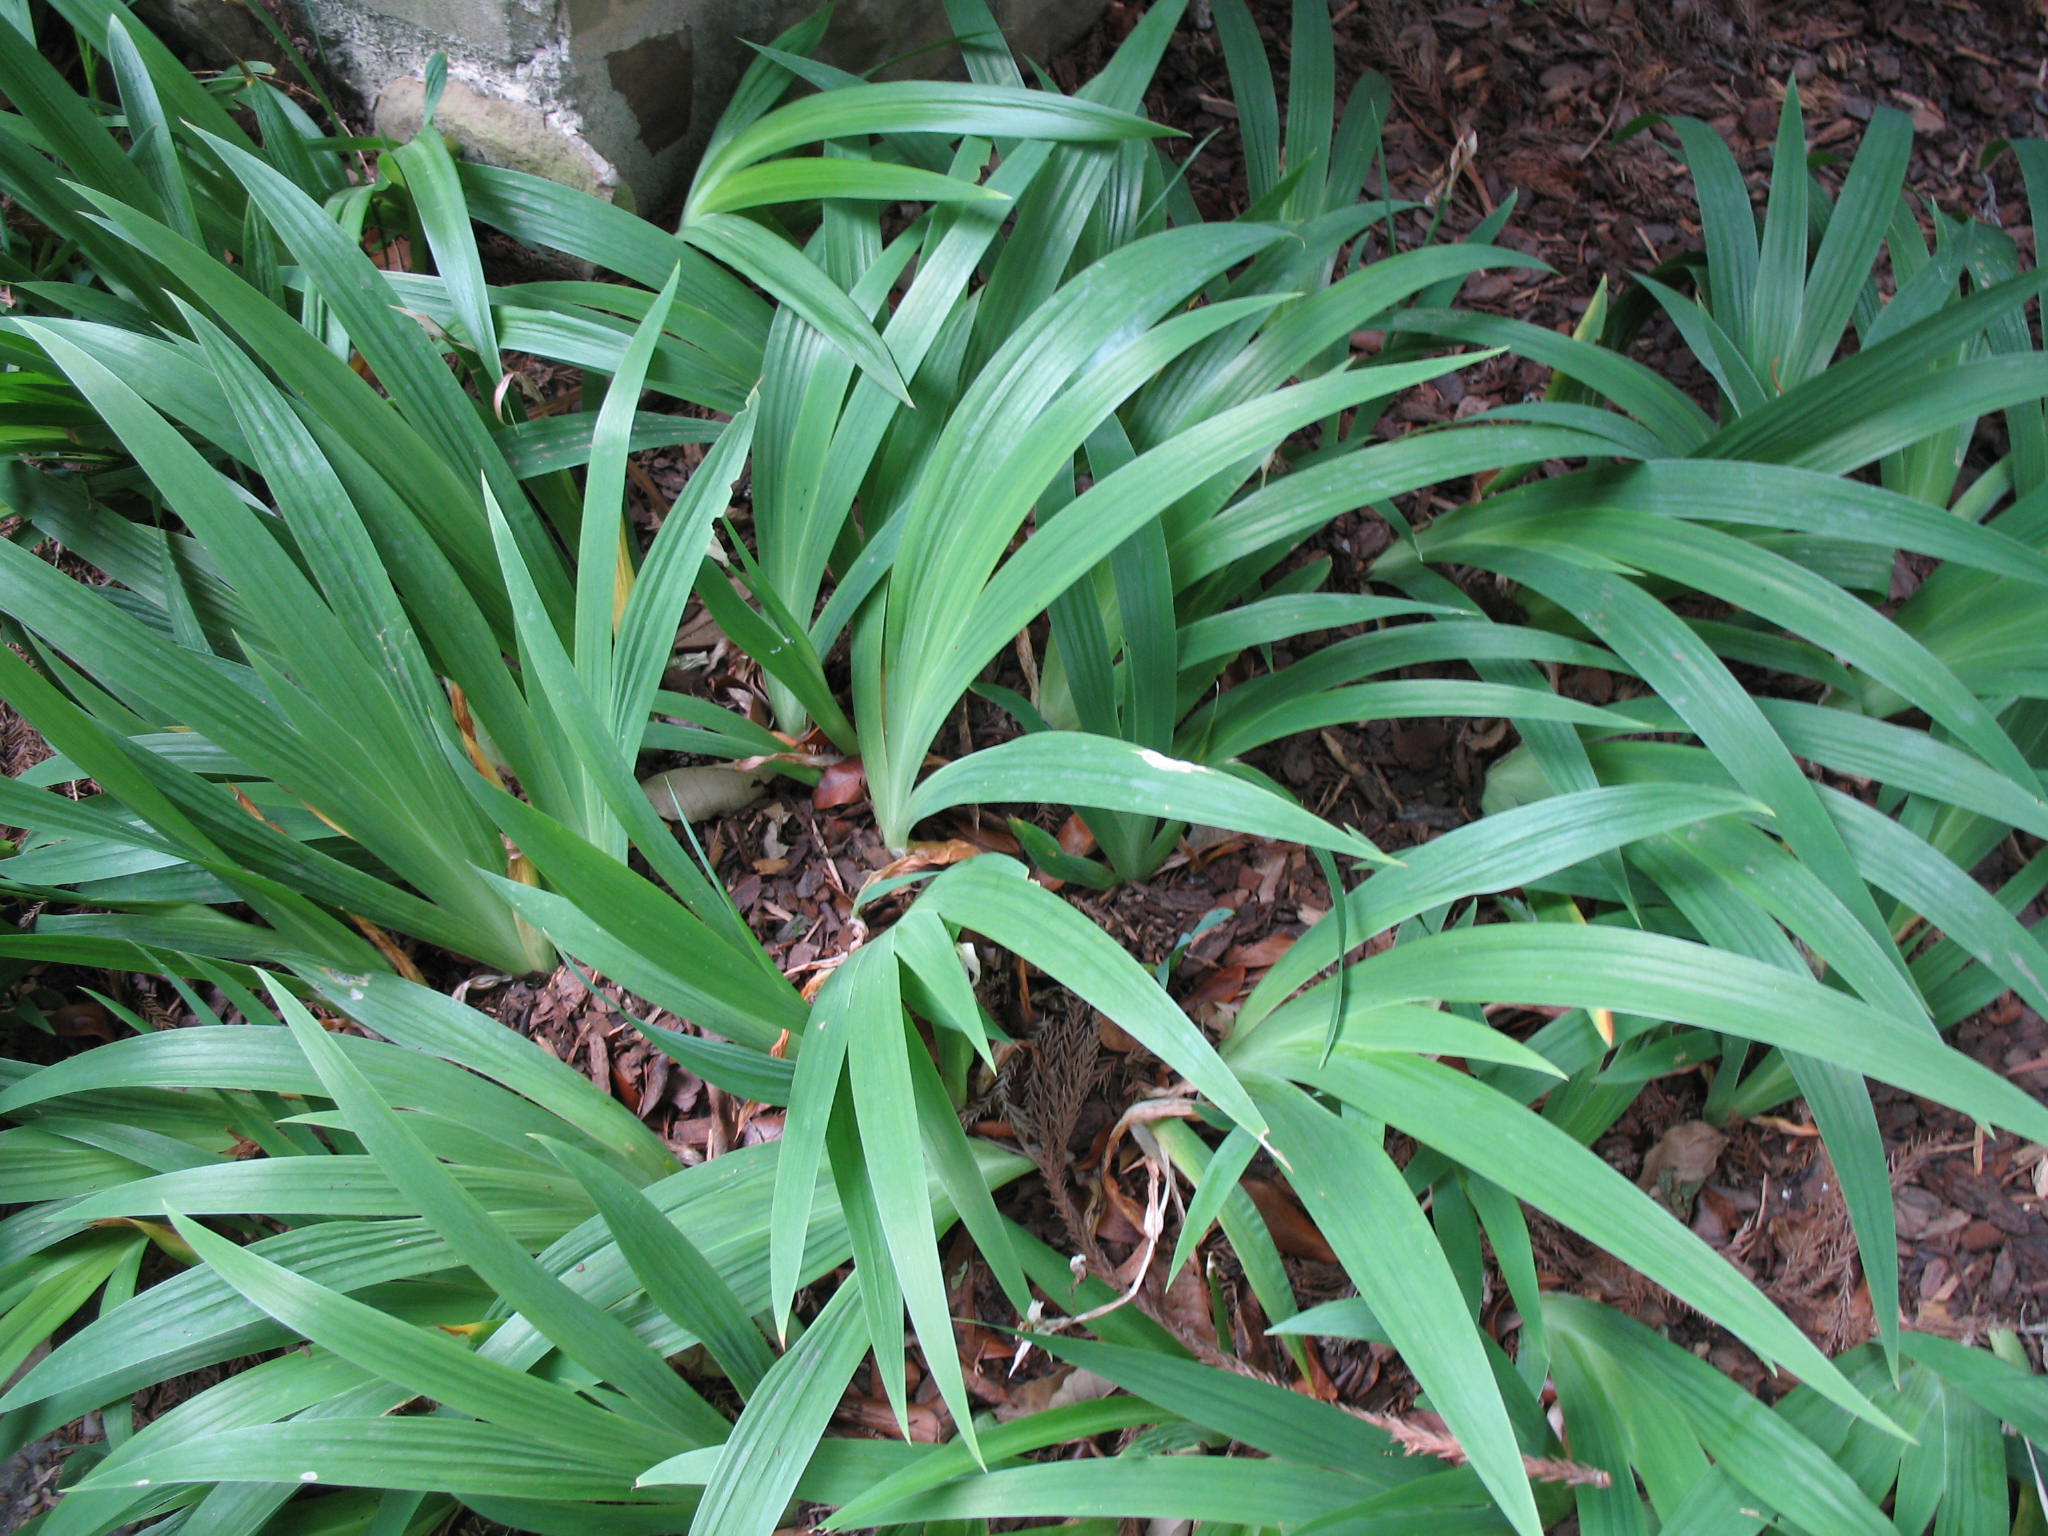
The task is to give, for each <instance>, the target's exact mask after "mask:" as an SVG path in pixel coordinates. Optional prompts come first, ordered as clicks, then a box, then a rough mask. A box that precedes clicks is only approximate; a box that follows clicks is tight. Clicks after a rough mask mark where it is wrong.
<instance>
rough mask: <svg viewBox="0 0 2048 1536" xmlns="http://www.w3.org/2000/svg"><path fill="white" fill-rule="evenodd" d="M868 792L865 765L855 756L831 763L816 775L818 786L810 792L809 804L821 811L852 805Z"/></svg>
mask: <svg viewBox="0 0 2048 1536" xmlns="http://www.w3.org/2000/svg"><path fill="white" fill-rule="evenodd" d="M867 792H868V770H867V765H866V764H865V763H863V762H862V761H861V760H860V759H859V758H857V757H849V758H846V759H845V760H843V761H841V762H837V763H833V764H832V765H831V766H830V767H828V768H827V769H825V771H824V772H823V773H821V774H819V775H818V787H817V788H816V789H815V790H813V791H812V792H811V804H813V805H815V806H816V807H817V808H818V809H819V810H821V811H829V810H831V809H832V808H833V807H834V806H840V805H852V804H853V803H854V802H855V801H856V800H858V799H860V798H861V796H863V795H865V794H866V793H867Z"/></svg>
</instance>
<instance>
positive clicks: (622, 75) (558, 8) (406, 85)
mask: <svg viewBox="0 0 2048 1536" xmlns="http://www.w3.org/2000/svg"><path fill="white" fill-rule="evenodd" d="M156 3H157V4H158V6H159V7H160V8H161V9H162V10H163V11H167V12H168V13H170V15H171V17H172V20H173V24H174V25H175V27H176V29H177V31H178V32H179V33H180V34H181V35H182V37H183V40H184V41H185V42H186V43H187V45H188V46H192V47H197V48H200V49H205V48H207V47H208V46H209V43H208V39H209V37H211V38H212V44H211V46H212V47H213V49H214V51H215V55H216V57H218V56H220V53H221V52H222V51H234V52H241V53H242V54H243V55H244V56H247V55H248V53H250V52H261V50H260V49H259V48H256V47H255V46H254V45H253V43H252V41H251V40H250V38H249V36H248V23H247V19H246V16H243V15H240V14H238V13H240V12H241V11H242V0H156ZM290 3H291V4H292V5H293V6H294V8H295V9H296V10H297V11H298V13H299V15H300V18H301V20H302V21H303V23H304V26H305V28H306V30H307V31H308V32H310V33H312V34H315V35H317V37H318V38H319V40H320V45H321V51H322V54H323V55H324V57H325V59H326V62H327V64H328V66H329V67H330V69H332V70H333V71H334V72H335V73H336V74H337V75H338V76H339V78H340V82H341V83H342V84H343V85H345V86H347V87H349V88H351V89H352V90H354V91H355V92H356V93H357V94H359V95H360V96H361V97H362V99H363V100H364V101H366V102H374V103H376V113H375V117H376V124H377V127H378V128H379V130H380V131H383V132H386V133H390V134H392V135H394V136H398V137H402V136H404V135H405V134H407V133H409V132H411V131H412V129H414V128H416V127H417V126H418V123H419V112H420V104H421V89H420V85H419V78H420V74H421V71H422V70H423V69H424V67H425V65H426V62H427V60H428V59H429V58H430V57H431V56H432V55H433V54H434V53H436V52H444V53H446V54H447V55H448V75H449V84H448V90H447V94H446V95H445V96H444V97H443V98H442V103H441V107H440V110H439V113H438V115H437V117H436V122H437V123H438V124H439V125H440V127H441V128H442V130H443V131H444V132H445V133H447V134H448V136H449V138H450V139H451V140H454V141H456V142H458V143H460V144H461V145H463V146H464V147H465V149H466V150H467V152H469V153H471V154H473V155H475V156H477V157H478V158H480V159H483V160H487V161H490V162H492V163H495V164H500V165H508V166H515V167H517V168H519V169H522V170H532V171H537V172H538V173H540V174H542V175H546V176H553V177H556V178H558V179H560V180H563V181H567V182H569V183H571V184H572V185H576V186H580V187H585V188H587V189H589V190H593V191H598V192H601V193H604V194H608V195H613V196H616V197H617V198H618V200H619V201H621V202H624V203H627V204H628V205H629V206H637V207H638V208H639V209H640V211H642V212H644V213H647V214H648V215H649V216H651V217H655V218H660V217H663V216H665V215H668V214H670V213H672V211H673V209H674V208H675V206H676V205H677V204H678V203H679V201H680V199H681V195H682V192H683V190H684V188H685V187H686V185H687V183H688V180H689V173H690V170H691V168H692V167H693V166H694V165H695V164H696V161H697V157H698V155H699V153H700V152H701V151H702V149H703V145H704V142H705V140H706V139H707V138H708V137H709V135H710V132H711V128H712V125H713V124H714V123H715V122H717V120H718V114H719V112H720V111H721V110H723V108H724V105H725V101H726V98H727V96H728V94H729V93H730V91H731V90H732V87H733V86H734V85H735V84H736V83H737V82H738V80H739V77H740V74H741V72H742V71H743V70H744V69H745V68H746V65H747V63H748V61H749V60H750V59H751V58H752V57H753V54H752V52H751V51H750V50H749V49H748V48H747V47H746V45H745V43H744V42H742V41H741V40H742V39H749V40H752V41H755V42H766V41H769V40H771V39H772V38H774V37H775V36H776V35H777V34H778V33H780V32H782V31H783V30H784V29H786V28H787V27H790V26H792V25H794V24H795V23H796V22H798V21H800V20H801V19H802V18H803V17H804V16H805V15H807V14H809V12H810V11H811V10H812V9H813V8H814V6H815V0H290ZM1103 3H1104V0H993V3H992V6H991V8H992V9H993V10H994V11H995V14H996V18H997V20H998V21H999V22H1000V23H1001V24H1002V26H1003V28H1004V31H1005V32H1006V33H1007V35H1008V36H1009V38H1010V41H1011V44H1012V46H1013V47H1014V48H1016V49H1017V51H1018V52H1019V53H1021V54H1024V55H1028V56H1030V57H1033V58H1039V59H1044V58H1047V57H1050V56H1051V55H1052V54H1054V53H1056V52H1058V51H1059V50H1060V49H1061V48H1063V47H1065V46H1066V45H1067V44H1068V43H1070V42H1071V41H1073V40H1074V39H1075V38H1076V37H1078V36H1080V34H1081V33H1082V32H1083V31H1084V30H1085V29H1086V28H1087V27H1088V26H1089V25H1090V24H1091V23H1093V21H1094V20H1095V18H1096V17H1097V16H1099V15H1100V14H1101V11H1102V7H1103ZM237 22H239V23H240V27H239V29H236V28H235V23H237ZM229 33H232V36H233V38H234V41H232V42H228V43H226V48H225V50H223V48H222V44H223V42H224V41H225V37H226V35H227V34H229ZM949 33H950V29H949V28H948V26H947V24H946V18H945V12H944V10H943V9H942V8H941V6H940V5H939V3H938V0H841V3H840V4H839V6H838V7H837V9H836V11H835V13H834V16H833V22H832V27H831V30H830V31H829V32H828V33H827V35H826V40H825V46H824V48H823V50H822V51H821V56H822V57H824V58H825V59H827V60H828V61H830V62H831V63H834V64H837V65H839V66H840V67H841V68H844V69H851V70H865V69H868V68H870V67H872V66H873V65H876V64H879V63H882V62H884V61H887V60H890V59H893V58H896V57H898V56H900V55H904V54H909V53H913V52H915V51H916V50H918V49H921V48H925V47H928V46H929V45H931V44H933V43H937V42H940V41H942V40H943V39H944V38H946V37H947V36H948V35H949ZM948 57H949V56H948V54H947V53H946V52H945V51H943V50H941V51H935V52H933V53H931V54H928V55H924V56H923V57H921V58H919V59H918V60H917V61H916V62H915V64H914V66H913V67H914V68H917V69H919V70H929V69H937V68H941V67H943V66H944V64H945V62H946V61H947V60H948ZM953 57H954V58H957V55H955V56H953ZM223 62H224V60H223Z"/></svg>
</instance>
